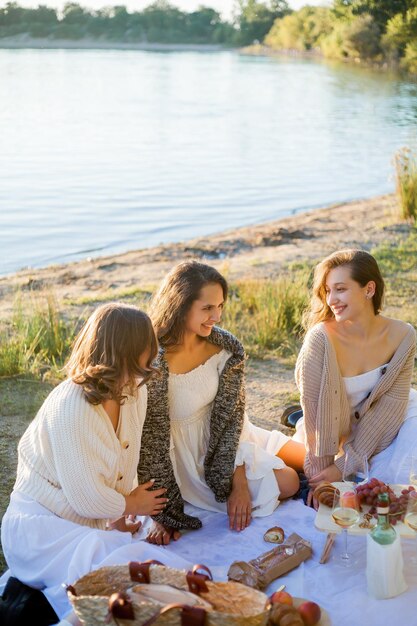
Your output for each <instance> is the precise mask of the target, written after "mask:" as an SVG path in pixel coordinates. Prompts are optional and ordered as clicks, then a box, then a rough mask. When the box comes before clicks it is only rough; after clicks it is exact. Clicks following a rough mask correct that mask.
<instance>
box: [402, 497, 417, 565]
mask: <svg viewBox="0 0 417 626" xmlns="http://www.w3.org/2000/svg"><path fill="white" fill-rule="evenodd" d="M404 522H405V523H406V524H407V526H409V527H410V528H412V529H413V530H415V531H416V532H417V491H410V493H409V494H408V503H407V511H406V514H405V518H404ZM410 562H411V564H412V567H413V568H414V569H415V568H416V567H417V551H416V549H414V555H412V556H411V558H410Z"/></svg>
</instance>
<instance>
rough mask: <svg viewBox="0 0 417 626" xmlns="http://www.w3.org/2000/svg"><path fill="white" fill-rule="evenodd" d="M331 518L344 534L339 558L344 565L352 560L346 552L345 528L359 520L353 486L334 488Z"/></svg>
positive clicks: (356, 496) (357, 501)
mask: <svg viewBox="0 0 417 626" xmlns="http://www.w3.org/2000/svg"><path fill="white" fill-rule="evenodd" d="M345 487H347V486H345ZM332 518H333V521H334V522H335V523H336V524H337V525H338V526H340V527H341V528H342V529H343V531H342V534H344V536H345V542H344V552H342V554H341V557H340V558H341V561H342V563H343V564H344V565H345V566H349V565H351V564H352V563H353V560H352V556H351V555H350V554H349V552H348V545H347V529H348V528H350V527H351V526H354V525H355V524H356V523H357V522H358V520H359V499H358V494H357V493H356V488H355V487H348V488H345V489H343V488H342V489H336V491H335V492H334V498H333V509H332Z"/></svg>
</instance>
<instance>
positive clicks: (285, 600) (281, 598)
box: [269, 591, 293, 606]
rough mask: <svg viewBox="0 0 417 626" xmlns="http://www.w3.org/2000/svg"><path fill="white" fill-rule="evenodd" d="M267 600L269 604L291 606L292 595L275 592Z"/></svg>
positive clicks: (284, 592)
mask: <svg viewBox="0 0 417 626" xmlns="http://www.w3.org/2000/svg"><path fill="white" fill-rule="evenodd" d="M269 600H270V602H271V604H290V605H291V606H292V604H293V600H292V595H291V594H289V593H287V592H286V591H275V593H273V594H272V596H271V597H270V598H269Z"/></svg>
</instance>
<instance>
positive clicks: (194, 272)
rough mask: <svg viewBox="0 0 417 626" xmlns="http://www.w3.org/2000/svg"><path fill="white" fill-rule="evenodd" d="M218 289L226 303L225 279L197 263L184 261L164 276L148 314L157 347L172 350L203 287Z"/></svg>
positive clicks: (182, 332)
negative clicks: (170, 347) (214, 286)
mask: <svg viewBox="0 0 417 626" xmlns="http://www.w3.org/2000/svg"><path fill="white" fill-rule="evenodd" d="M212 284H216V285H220V287H221V288H222V291H223V298H224V300H226V298H227V292H228V286H227V281H226V279H225V278H224V277H223V276H222V275H221V274H220V272H218V271H217V270H216V269H215V268H214V267H211V266H210V265H205V264H204V263H200V262H198V261H184V262H183V263H179V264H178V265H176V266H175V267H174V268H173V269H172V270H171V271H170V272H169V274H167V275H166V277H165V279H164V280H163V282H162V284H161V286H160V288H159V289H158V291H157V293H156V294H155V296H154V297H153V299H152V302H151V307H150V311H149V314H150V316H151V319H152V322H153V325H154V327H155V331H156V334H157V337H158V340H159V342H160V343H161V345H163V346H165V347H168V346H176V345H178V344H179V343H181V340H182V337H183V334H184V322H185V317H186V315H187V313H188V311H189V310H190V308H191V305H192V303H193V302H194V301H195V300H198V298H199V296H200V292H201V290H202V289H203V287H205V286H206V285H212Z"/></svg>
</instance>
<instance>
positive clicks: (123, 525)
mask: <svg viewBox="0 0 417 626" xmlns="http://www.w3.org/2000/svg"><path fill="white" fill-rule="evenodd" d="M135 519H136V518H135V516H134V515H122V517H119V519H117V520H115V521H114V522H112V523H111V524H110V527H109V528H110V529H111V530H119V531H120V532H122V533H132V535H134V534H135V532H137V531H138V530H139V528H140V527H141V526H142V522H136V521H135Z"/></svg>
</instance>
